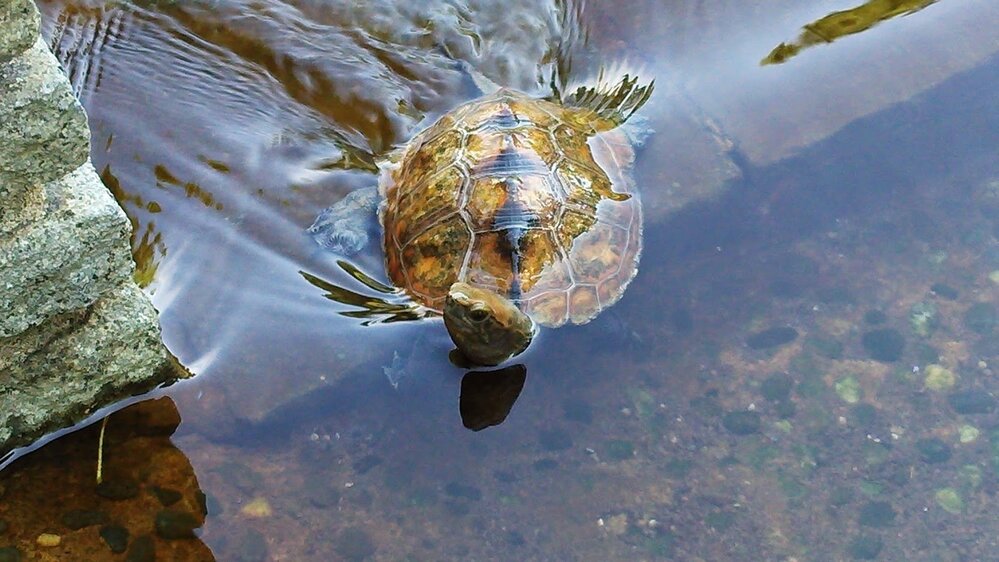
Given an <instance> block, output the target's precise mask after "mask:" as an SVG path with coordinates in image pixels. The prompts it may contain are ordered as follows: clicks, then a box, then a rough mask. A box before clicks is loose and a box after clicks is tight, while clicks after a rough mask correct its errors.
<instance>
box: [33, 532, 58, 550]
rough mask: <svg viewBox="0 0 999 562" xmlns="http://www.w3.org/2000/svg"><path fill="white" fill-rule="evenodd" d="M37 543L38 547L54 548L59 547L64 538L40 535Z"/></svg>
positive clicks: (46, 534)
mask: <svg viewBox="0 0 999 562" xmlns="http://www.w3.org/2000/svg"><path fill="white" fill-rule="evenodd" d="M35 542H36V543H37V544H38V546H42V547H46V548H49V547H53V546H59V544H60V543H61V542H62V537H60V536H59V535H56V534H54V533H42V534H40V535H38V538H37V539H35Z"/></svg>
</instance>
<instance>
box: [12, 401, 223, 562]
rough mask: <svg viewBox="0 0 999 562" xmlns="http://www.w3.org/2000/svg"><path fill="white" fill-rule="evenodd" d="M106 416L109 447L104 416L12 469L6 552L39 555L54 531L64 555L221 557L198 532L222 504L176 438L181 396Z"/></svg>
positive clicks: (90, 558)
mask: <svg viewBox="0 0 999 562" xmlns="http://www.w3.org/2000/svg"><path fill="white" fill-rule="evenodd" d="M106 420H107V422H106V428H105V431H104V439H103V447H101V446H100V445H101V435H100V434H101V423H95V424H93V425H91V426H89V427H86V428H84V429H81V430H80V431H77V432H75V433H73V434H70V435H67V436H65V437H63V438H61V439H58V440H56V441H53V442H52V443H50V444H48V445H47V446H45V447H43V448H41V449H39V450H37V451H35V452H33V453H31V454H29V455H27V456H25V457H22V458H20V459H18V460H17V461H15V462H14V463H12V464H11V465H10V466H9V467H7V468H6V469H4V471H3V473H2V474H0V497H2V499H3V501H2V503H0V522H2V523H3V527H5V528H6V530H5V531H4V532H3V534H2V535H0V549H3V548H5V547H6V548H10V549H17V550H18V551H20V553H21V555H20V559H30V560H35V559H36V558H35V557H34V556H35V553H37V552H38V551H39V546H38V544H37V541H38V538H39V536H40V535H42V534H44V533H47V534H50V535H55V536H58V537H59V541H60V544H59V545H58V546H55V547H49V548H48V549H47V551H48V552H51V553H53V554H54V555H56V556H57V558H58V559H60V560H88V561H93V562H99V561H102V560H120V559H123V557H126V556H127V559H128V560H153V559H154V558H155V554H156V552H157V551H158V552H160V556H161V557H162V556H164V555H166V553H169V555H168V557H169V559H170V560H177V561H188V560H189V561H192V562H194V561H197V562H205V561H210V560H215V556H214V555H213V554H212V552H211V550H210V549H209V548H208V546H207V545H205V544H204V543H203V542H202V541H201V540H198V538H197V536H196V534H197V533H199V529H200V528H201V527H202V525H203V524H204V522H205V518H206V517H207V516H208V514H209V513H210V512H213V501H212V500H210V499H209V498H208V497H207V496H206V495H205V493H204V492H202V491H201V487H200V486H199V484H198V479H197V477H196V476H195V474H194V469H193V467H192V466H191V463H190V461H189V460H188V458H187V457H186V456H185V455H184V453H183V452H181V451H180V450H179V449H177V448H176V447H175V446H174V445H173V443H171V440H170V437H171V435H173V433H174V431H176V429H177V426H178V425H179V424H180V413H179V412H178V411H177V407H176V406H175V405H174V402H173V400H171V399H170V398H157V399H152V400H146V401H144V402H139V403H137V404H134V405H132V406H129V407H127V408H125V409H123V410H120V411H118V412H115V413H114V414H112V415H110V416H109V417H108V418H106ZM99 450H101V459H102V467H101V473H102V474H101V476H102V478H101V482H100V483H98V482H97V470H98V468H97V459H98V451H99ZM49 540H54V539H53V538H51V537H50V539H49ZM121 553H127V554H121ZM7 555H8V558H4V560H9V559H11V558H10V556H11V554H10V553H9V552H8V554H7ZM13 559H14V560H17V559H19V558H18V557H17V556H15V557H14V558H13Z"/></svg>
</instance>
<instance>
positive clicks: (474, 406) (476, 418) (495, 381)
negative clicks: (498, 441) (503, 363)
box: [459, 365, 527, 431]
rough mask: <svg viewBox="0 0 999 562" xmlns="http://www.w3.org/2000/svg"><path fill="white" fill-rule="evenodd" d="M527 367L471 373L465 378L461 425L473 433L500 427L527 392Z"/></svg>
mask: <svg viewBox="0 0 999 562" xmlns="http://www.w3.org/2000/svg"><path fill="white" fill-rule="evenodd" d="M526 380H527V367H525V366H524V365H510V366H508V367H504V368H502V369H497V370H495V371H470V372H469V373H467V374H466V375H465V376H464V377H463V378H462V379H461V400H460V401H459V410H460V411H461V423H462V424H463V425H464V426H465V427H466V428H468V429H471V430H472V431H482V430H483V429H486V428H487V427H492V426H494V425H499V424H501V423H503V420H505V419H506V417H507V416H508V415H509V414H510V410H511V409H512V408H513V404H514V403H515V402H516V401H517V397H519V396H520V391H522V390H523V389H524V381H526Z"/></svg>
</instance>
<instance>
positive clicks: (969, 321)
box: [964, 302, 999, 336]
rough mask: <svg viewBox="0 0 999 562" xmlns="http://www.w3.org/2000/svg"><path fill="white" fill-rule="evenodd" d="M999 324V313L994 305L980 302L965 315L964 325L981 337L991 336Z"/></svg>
mask: <svg viewBox="0 0 999 562" xmlns="http://www.w3.org/2000/svg"><path fill="white" fill-rule="evenodd" d="M997 324H999V311H997V310H996V307H995V305H994V304H991V303H987V302H980V303H977V304H974V305H972V306H971V308H969V309H968V310H967V311H966V312H965V313H964V325H965V326H967V328H968V329H969V330H971V331H973V332H976V333H978V334H981V335H983V336H984V335H987V334H991V333H992V330H994V329H995V327H996V325H997Z"/></svg>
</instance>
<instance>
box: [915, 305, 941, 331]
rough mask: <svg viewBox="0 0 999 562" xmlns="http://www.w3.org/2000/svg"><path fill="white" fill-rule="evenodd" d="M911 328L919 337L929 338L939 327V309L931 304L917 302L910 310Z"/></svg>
mask: <svg viewBox="0 0 999 562" xmlns="http://www.w3.org/2000/svg"><path fill="white" fill-rule="evenodd" d="M909 326H910V327H911V328H912V333H914V334H916V335H917V336H919V337H923V338H926V337H929V336H930V334H931V333H933V330H935V329H936V327H937V307H936V306H935V305H934V304H933V303H931V302H917V303H916V304H914V305H912V309H910V310H909Z"/></svg>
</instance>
